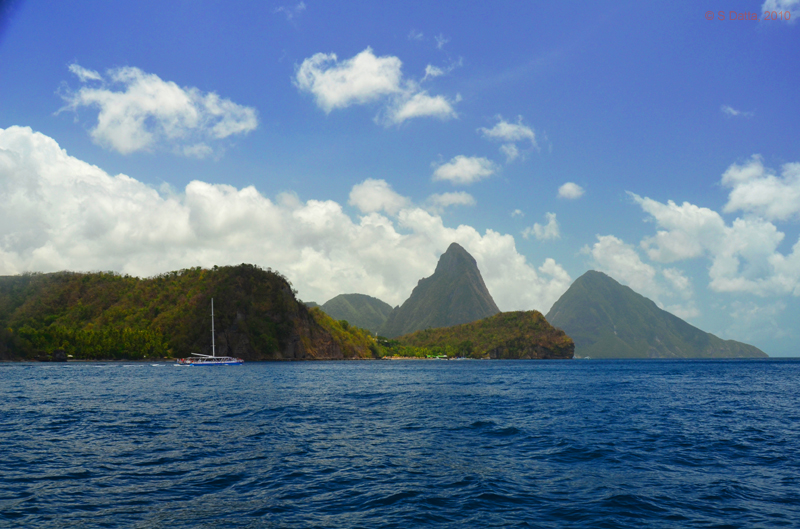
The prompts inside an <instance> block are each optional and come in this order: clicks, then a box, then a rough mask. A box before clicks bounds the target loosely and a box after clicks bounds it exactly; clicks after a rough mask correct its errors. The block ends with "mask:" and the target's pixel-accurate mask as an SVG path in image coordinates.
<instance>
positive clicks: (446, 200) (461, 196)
mask: <svg viewBox="0 0 800 529" xmlns="http://www.w3.org/2000/svg"><path fill="white" fill-rule="evenodd" d="M426 203H427V204H428V208H427V209H428V211H431V212H433V213H441V212H442V211H444V210H445V209H446V208H449V207H450V206H474V205H475V204H477V202H476V201H475V197H473V196H472V195H470V194H469V193H467V192H466V191H456V192H453V193H434V194H433V195H431V196H429V197H428V199H427V200H426Z"/></svg>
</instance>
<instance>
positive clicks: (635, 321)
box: [547, 270, 767, 358]
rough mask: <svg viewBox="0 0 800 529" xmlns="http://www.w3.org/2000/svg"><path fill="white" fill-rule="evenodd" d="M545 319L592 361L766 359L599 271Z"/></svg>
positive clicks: (754, 349)
mask: <svg viewBox="0 0 800 529" xmlns="http://www.w3.org/2000/svg"><path fill="white" fill-rule="evenodd" d="M547 320H548V321H549V322H550V323H552V324H553V325H555V326H556V327H559V328H561V329H564V330H565V331H566V332H567V333H568V334H569V335H570V336H571V337H572V339H573V340H575V347H576V350H575V353H576V355H579V356H582V357H591V358H696V357H697V358H732V357H733V358H750V357H765V356H767V355H766V354H765V353H764V352H763V351H761V350H760V349H758V348H757V347H753V346H752V345H747V344H744V343H741V342H736V341H733V340H722V339H720V338H718V337H716V336H714V335H713V334H709V333H706V332H703V331H701V330H700V329H698V328H697V327H694V326H692V325H690V324H688V323H686V322H685V321H683V320H682V319H680V318H678V317H677V316H674V315H673V314H670V313H669V312H666V311H664V310H661V309H660V308H658V307H657V306H656V304H655V303H653V302H652V301H651V300H649V299H647V298H645V297H644V296H641V295H640V294H637V293H636V292H634V291H633V290H631V289H630V288H628V287H626V286H623V285H620V284H619V283H617V282H616V281H615V280H613V279H612V278H610V277H608V276H607V275H605V274H603V273H602V272H596V271H593V270H592V271H589V272H586V273H585V274H584V275H582V276H581V277H579V278H578V279H576V280H575V282H574V283H573V284H572V285H571V286H570V287H569V289H568V290H567V291H566V292H565V293H564V294H563V295H562V296H561V298H560V299H559V300H558V301H557V302H556V303H555V304H554V305H553V307H552V308H551V309H550V312H548V314H547Z"/></svg>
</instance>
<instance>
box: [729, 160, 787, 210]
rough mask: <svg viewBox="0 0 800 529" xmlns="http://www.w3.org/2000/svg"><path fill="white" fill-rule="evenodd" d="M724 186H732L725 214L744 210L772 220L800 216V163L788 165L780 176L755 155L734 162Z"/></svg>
mask: <svg viewBox="0 0 800 529" xmlns="http://www.w3.org/2000/svg"><path fill="white" fill-rule="evenodd" d="M722 185H724V186H726V187H730V188H731V192H730V195H729V196H728V203H727V204H725V207H724V208H723V211H724V212H725V213H731V212H734V211H744V212H745V213H752V214H755V215H759V216H761V217H764V218H766V219H769V220H788V219H791V218H793V217H799V216H800V163H787V164H784V166H783V167H782V171H781V177H778V176H776V175H775V173H774V171H772V170H770V169H767V168H765V167H764V165H763V163H762V160H761V157H760V156H753V157H752V158H751V159H750V161H748V162H747V163H745V164H743V165H738V164H733V165H731V166H730V167H729V168H728V170H727V171H725V173H724V174H723V175H722Z"/></svg>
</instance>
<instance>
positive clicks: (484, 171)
mask: <svg viewBox="0 0 800 529" xmlns="http://www.w3.org/2000/svg"><path fill="white" fill-rule="evenodd" d="M495 171H497V166H496V165H495V163H494V162H493V161H491V160H489V159H487V158H479V157H477V156H471V157H467V156H463V155H458V156H456V157H454V158H453V159H452V160H450V161H449V162H447V163H443V164H441V165H439V166H438V167H436V170H435V171H434V172H433V180H434V181H436V180H449V181H450V182H451V183H452V184H472V183H473V182H477V181H478V180H483V179H484V178H488V177H490V176H492V175H493V174H494V173H495Z"/></svg>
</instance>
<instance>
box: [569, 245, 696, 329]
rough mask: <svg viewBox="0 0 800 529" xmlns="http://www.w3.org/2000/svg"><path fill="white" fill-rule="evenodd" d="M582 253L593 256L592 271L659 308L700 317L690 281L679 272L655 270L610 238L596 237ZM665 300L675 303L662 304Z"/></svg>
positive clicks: (683, 315) (633, 250)
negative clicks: (594, 241) (643, 297)
mask: <svg viewBox="0 0 800 529" xmlns="http://www.w3.org/2000/svg"><path fill="white" fill-rule="evenodd" d="M583 252H584V253H587V254H589V255H590V256H591V257H592V266H593V267H594V268H596V269H597V270H600V271H602V272H605V273H607V274H608V275H609V276H611V277H613V278H614V279H616V280H617V281H619V282H620V283H622V284H623V285H627V286H629V287H631V288H632V289H633V290H634V291H636V292H637V293H639V294H641V295H643V296H645V297H647V298H650V299H652V300H653V301H654V302H655V303H656V304H657V305H659V306H660V307H661V308H663V309H665V310H668V311H669V312H672V313H673V314H675V315H676V316H678V317H681V318H691V317H694V316H697V315H698V314H699V312H698V311H697V309H696V307H695V304H694V300H693V299H692V294H693V291H692V286H691V282H690V281H689V279H688V278H687V277H686V276H685V275H684V274H683V272H681V271H680V270H678V269H676V268H667V269H665V270H658V269H656V268H655V267H653V266H652V265H649V264H647V263H645V262H644V261H642V259H641V257H640V256H639V253H638V252H637V251H636V249H635V248H634V247H633V246H631V245H630V244H626V243H625V242H623V241H622V240H621V239H619V238H617V237H614V236H613V235H598V236H597V242H596V243H594V245H593V246H591V247H589V246H585V247H584V248H583ZM675 298H678V299H675ZM664 300H670V301H676V303H674V304H671V305H665V304H664Z"/></svg>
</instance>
